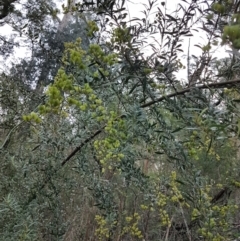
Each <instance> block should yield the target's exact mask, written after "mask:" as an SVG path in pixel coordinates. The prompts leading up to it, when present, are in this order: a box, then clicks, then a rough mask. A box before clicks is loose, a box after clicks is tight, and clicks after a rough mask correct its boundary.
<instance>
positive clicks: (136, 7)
mask: <svg viewBox="0 0 240 241" xmlns="http://www.w3.org/2000/svg"><path fill="white" fill-rule="evenodd" d="M57 2H58V7H59V9H60V10H61V5H62V3H65V5H66V4H67V0H58V1H57ZM126 2H127V10H128V11H129V17H130V18H131V19H132V18H133V17H142V16H143V13H141V11H143V10H144V6H143V4H142V3H146V4H148V0H142V1H141V0H130V1H129V0H127V1H126ZM161 2H163V0H159V1H158V4H157V5H156V7H161V8H162V6H161ZM180 2H181V4H182V5H184V2H183V1H181V0H174V1H173V0H168V1H165V3H166V9H167V12H168V14H171V13H172V12H173V11H174V10H175V9H176V7H177V4H178V3H180ZM185 5H186V4H185ZM156 7H155V9H156ZM152 14H153V15H152V16H154V11H153V12H152ZM59 17H60V18H62V15H59ZM0 31H1V33H5V34H11V33H12V30H11V28H10V27H9V26H8V25H4V26H3V27H0ZM193 33H194V37H191V42H190V47H191V48H190V54H193V53H194V55H196V56H199V55H201V50H200V49H199V48H197V47H194V44H199V43H200V44H201V45H204V44H207V39H206V36H205V35H204V32H200V33H196V32H193ZM188 44H189V39H188V38H186V39H185V41H184V43H183V50H184V53H182V54H181V55H179V58H181V60H182V62H183V64H184V65H186V63H187V62H186V58H184V56H185V57H186V55H187V51H188ZM211 51H212V53H213V56H214V57H216V56H221V57H224V56H227V54H226V50H225V48H223V47H219V46H218V47H215V49H212V50H211ZM15 52H16V55H15V56H16V57H17V58H26V57H30V52H29V51H27V49H26V48H23V47H22V48H16V51H15ZM146 53H147V49H146ZM149 54H150V53H149ZM4 61H5V60H4ZM14 62H16V59H15V60H14ZM186 71H187V70H183V71H182V72H181V73H180V76H181V78H186V76H187V72H186Z"/></svg>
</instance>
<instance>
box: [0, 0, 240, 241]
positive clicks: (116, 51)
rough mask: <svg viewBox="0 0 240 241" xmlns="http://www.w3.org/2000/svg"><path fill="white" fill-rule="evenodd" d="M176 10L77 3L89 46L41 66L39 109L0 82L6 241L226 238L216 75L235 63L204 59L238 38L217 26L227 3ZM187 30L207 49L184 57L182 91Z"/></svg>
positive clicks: (233, 92) (226, 159) (230, 231)
mask: <svg viewBox="0 0 240 241" xmlns="http://www.w3.org/2000/svg"><path fill="white" fill-rule="evenodd" d="M186 2H187V1H185V0H184V1H180V3H179V4H178V5H177V9H176V11H175V12H173V13H169V12H168V10H167V9H168V6H167V5H166V4H165V2H160V4H158V3H159V2H158V1H151V0H149V1H148V3H144V4H143V8H144V9H143V12H142V13H143V18H140V17H139V18H138V17H136V18H132V19H128V17H130V16H129V15H128V12H127V11H126V8H125V4H127V2H126V3H125V1H120V0H119V1H114V0H105V1H98V0H97V1H92V2H89V3H88V2H87V1H86V2H84V3H83V4H76V6H74V7H73V8H72V9H71V11H72V12H75V13H76V15H75V16H76V17H77V16H78V12H80V13H81V14H85V13H86V12H88V11H90V12H91V13H92V16H95V17H96V19H92V20H91V21H87V24H86V26H87V30H86V32H85V33H86V35H88V37H90V38H91V41H92V42H91V44H88V46H87V47H86V46H82V45H84V44H83V42H84V43H85V41H82V40H81V39H80V38H77V39H75V36H74V37H73V39H72V41H68V42H66V43H65V50H64V52H63V53H60V55H61V56H62V58H61V61H59V62H58V64H56V62H54V63H53V64H52V65H51V64H50V63H51V61H50V60H49V65H50V66H51V68H53V66H55V67H54V68H53V69H51V68H50V69H51V71H50V72H48V71H47V73H48V75H49V76H51V74H50V73H56V75H55V77H54V81H52V83H51V84H49V85H48V86H47V87H46V90H45V92H44V97H43V98H41V100H39V99H38V98H39V96H40V95H41V94H42V93H41V91H40V89H39V88H40V87H39V86H37V87H36V91H35V92H34V90H33V89H32V87H29V86H28V85H24V83H22V85H19V83H21V82H14V81H8V80H9V79H10V76H7V77H6V76H4V75H3V76H2V78H1V81H2V83H3V85H2V86H3V87H2V88H3V90H1V99H3V100H4V102H1V111H2V115H1V116H2V119H1V123H2V124H4V123H11V125H9V127H8V129H9V132H8V133H7V134H6V133H4V135H3V136H4V138H2V139H1V142H2V143H1V147H0V152H1V162H0V178H1V182H0V194H1V199H0V213H1V216H0V234H1V237H2V238H3V239H4V240H77V239H79V240H102V241H104V240H106V241H107V240H143V239H144V240H166V241H167V240H169V241H170V240H180V241H181V240H201V239H203V240H209V241H221V240H228V239H233V238H235V237H237V236H238V230H237V228H236V226H238V224H236V220H238V219H239V216H238V214H237V213H238V212H237V211H238V209H239V203H238V202H236V200H237V198H238V195H239V194H238V192H237V190H238V188H239V186H240V185H239V183H240V180H239V176H238V173H239V167H238V159H239V153H238V150H237V147H238V145H239V140H238V138H239V120H238V119H239V118H238V115H239V110H238V101H237V100H238V96H239V93H238V89H237V87H236V84H237V83H239V82H240V81H239V80H234V81H233V80H232V76H235V77H238V72H237V71H234V73H233V74H232V75H228V76H231V77H230V78H227V77H226V73H225V72H226V69H227V70H228V69H231V66H230V67H229V63H232V65H235V66H236V64H237V63H236V62H237V60H233V61H226V66H224V64H223V63H222V62H220V61H221V60H218V61H219V62H220V63H218V62H217V61H215V62H214V59H213V58H211V57H212V56H211V54H212V53H211V50H212V49H213V47H214V43H215V44H216V42H214V39H213V36H215V35H214V34H215V33H216V35H217V34H219V33H220V32H221V31H223V32H222V33H223V42H226V38H227V37H229V39H230V41H231V42H234V41H235V40H236V39H234V38H235V37H236V38H237V36H238V35H237V33H236V32H235V31H233V33H234V34H233V35H234V36H235V37H234V38H233V35H231V33H232V30H227V32H226V28H221V26H220V23H222V22H221V21H220V20H221V19H222V18H224V17H225V14H226V12H228V14H229V11H230V9H232V8H233V3H231V2H230V1H219V2H218V1H212V2H211V4H210V5H209V1H203V2H202V3H196V1H195V0H193V1H189V3H186ZM234 6H235V5H234ZM235 7H236V6H235ZM65 11H66V12H67V13H66V14H68V13H69V9H68V8H66V9H65ZM86 14H87V13H86ZM94 14H95V15H94ZM210 15H211V16H210ZM233 18H236V16H234V17H233ZM198 23H201V24H205V23H210V24H209V26H207V27H206V28H203V30H204V31H205V32H206V35H207V44H204V45H197V47H198V48H200V49H201V51H202V56H200V57H197V56H194V55H193V56H192V58H191V56H190V53H189V54H188V55H189V56H188V62H187V65H188V66H187V67H188V68H190V67H192V68H193V70H190V69H188V73H187V74H186V80H185V83H183V82H182V81H181V80H180V79H179V78H178V77H179V71H181V70H184V69H185V68H184V64H183V63H182V61H183V60H182V58H181V56H180V54H181V53H182V52H183V49H182V42H183V41H184V40H185V39H186V38H189V37H191V36H193V33H194V31H199V29H201V27H198V26H199V25H198ZM224 31H225V32H224ZM149 40H153V42H151V43H149ZM215 41H216V39H215ZM144 48H149V49H150V51H151V54H149V55H147V54H146V53H145V51H144ZM37 52H38V51H37ZM37 52H36V53H37ZM192 59H195V60H196V64H195V65H194V64H193V63H192V62H191V61H192ZM206 60H207V61H206ZM201 61H206V62H204V63H203V64H201ZM40 62H41V61H40ZM60 62H61V67H59V63H60ZM45 63H46V64H47V63H48V60H45ZM230 65H231V64H230ZM200 67H201V71H202V72H201V73H200V76H197V75H196V73H197V72H198V69H200ZM36 69H38V67H36ZM38 70H39V71H42V72H44V68H43V69H38ZM20 72H21V71H20ZM209 72H212V73H213V74H212V73H209ZM17 73H18V71H17ZM194 73H195V74H194ZM41 76H42V77H43V76H44V75H41ZM49 76H48V77H46V78H49ZM193 76H195V77H196V76H197V77H198V79H197V81H196V82H195V85H190V83H186V82H187V81H189V82H190V80H192V78H191V77H193ZM16 77H17V76H13V77H12V78H16ZM16 79H18V78H16ZM44 81H45V79H44V80H43V83H44ZM200 81H201V82H200ZM36 82H37V81H36ZM36 82H35V84H38V83H36ZM45 83H47V81H46V82H45ZM11 86H13V87H14V88H11ZM27 86H28V87H29V88H27ZM30 86H31V85H30ZM186 86H189V87H186ZM4 91H5V92H4ZM7 91H8V92H7ZM6 93H9V95H7V94H6ZM35 93H36V94H37V95H38V96H37V98H36V99H34V96H35ZM7 98H9V100H10V101H11V103H12V104H11V105H10V104H8V103H7ZM14 99H15V100H18V103H15V102H14ZM40 101H41V102H40ZM10 106H11V107H13V108H12V109H11V108H10ZM20 118H23V121H22V120H21V119H20ZM10 120H11V121H10ZM21 127H22V128H21ZM21 129H25V130H26V131H25V132H23V131H22V130H21ZM19 136H20V137H21V138H19Z"/></svg>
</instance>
